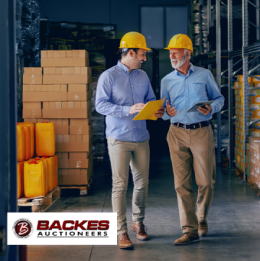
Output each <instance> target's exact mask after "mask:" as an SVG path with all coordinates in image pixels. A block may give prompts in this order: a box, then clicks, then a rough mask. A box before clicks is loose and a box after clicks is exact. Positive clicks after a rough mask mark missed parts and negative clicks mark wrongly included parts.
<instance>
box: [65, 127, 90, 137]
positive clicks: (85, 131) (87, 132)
mask: <svg viewBox="0 0 260 261" xmlns="http://www.w3.org/2000/svg"><path fill="white" fill-rule="evenodd" d="M70 134H71V135H73V134H74V135H79V134H83V135H92V134H93V128H92V126H91V125H75V126H73V125H71V126H70Z"/></svg>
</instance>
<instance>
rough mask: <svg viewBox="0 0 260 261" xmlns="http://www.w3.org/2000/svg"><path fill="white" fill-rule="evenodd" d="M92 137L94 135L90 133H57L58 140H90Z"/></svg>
mask: <svg viewBox="0 0 260 261" xmlns="http://www.w3.org/2000/svg"><path fill="white" fill-rule="evenodd" d="M57 126H60V125H57ZM61 126H63V125H61ZM64 126H68V125H64ZM91 134H92V132H91ZM92 139H93V136H92V135H88V134H78V135H74V134H72V135H67V134H63V135H56V140H57V142H89V141H90V140H92Z"/></svg>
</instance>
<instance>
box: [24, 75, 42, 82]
mask: <svg viewBox="0 0 260 261" xmlns="http://www.w3.org/2000/svg"><path fill="white" fill-rule="evenodd" d="M42 79H43V77H42V75H26V74H24V75H23V84H42Z"/></svg>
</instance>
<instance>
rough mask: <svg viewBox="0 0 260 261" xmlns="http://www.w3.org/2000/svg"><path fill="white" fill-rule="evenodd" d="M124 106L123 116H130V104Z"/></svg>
mask: <svg viewBox="0 0 260 261" xmlns="http://www.w3.org/2000/svg"><path fill="white" fill-rule="evenodd" d="M122 107H123V109H122V113H123V116H129V110H130V106H122Z"/></svg>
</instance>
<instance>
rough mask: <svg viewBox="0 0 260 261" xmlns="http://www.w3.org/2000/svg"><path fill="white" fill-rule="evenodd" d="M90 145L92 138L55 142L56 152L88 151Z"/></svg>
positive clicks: (91, 144)
mask: <svg viewBox="0 0 260 261" xmlns="http://www.w3.org/2000/svg"><path fill="white" fill-rule="evenodd" d="M92 147H93V141H92V139H91V140H90V141H85V142H56V151H57V152H89V151H92Z"/></svg>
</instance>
